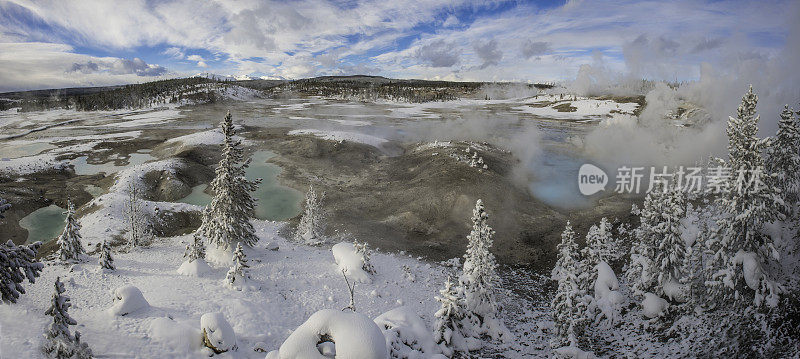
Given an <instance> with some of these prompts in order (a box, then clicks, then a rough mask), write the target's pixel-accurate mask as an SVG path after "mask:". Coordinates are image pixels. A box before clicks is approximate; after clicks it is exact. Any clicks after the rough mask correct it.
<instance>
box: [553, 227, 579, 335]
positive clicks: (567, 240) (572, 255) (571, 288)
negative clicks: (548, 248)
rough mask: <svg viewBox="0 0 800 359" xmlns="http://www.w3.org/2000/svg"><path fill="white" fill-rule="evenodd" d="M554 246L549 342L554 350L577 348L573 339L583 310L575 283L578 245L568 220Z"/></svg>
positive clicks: (576, 280) (577, 268) (576, 333)
mask: <svg viewBox="0 0 800 359" xmlns="http://www.w3.org/2000/svg"><path fill="white" fill-rule="evenodd" d="M557 249H558V260H557V261H556V265H555V267H553V271H552V279H553V280H556V281H558V289H557V290H556V295H555V297H554V298H553V301H552V303H551V305H550V307H551V310H552V314H553V321H554V322H555V333H554V334H555V337H554V338H553V340H552V342H551V346H552V347H553V348H554V349H557V348H561V347H563V346H572V347H577V346H578V339H577V338H578V335H580V330H581V327H582V326H583V318H582V314H581V313H583V311H584V310H583V308H582V307H583V305H584V304H583V296H584V294H585V293H584V291H583V290H581V288H580V285H579V284H578V271H579V270H580V268H579V262H578V260H577V258H576V257H577V255H578V244H577V243H575V232H574V231H573V230H572V226H571V225H570V223H569V222H567V226H566V227H565V228H564V232H562V233H561V243H560V244H559V245H558V248H557Z"/></svg>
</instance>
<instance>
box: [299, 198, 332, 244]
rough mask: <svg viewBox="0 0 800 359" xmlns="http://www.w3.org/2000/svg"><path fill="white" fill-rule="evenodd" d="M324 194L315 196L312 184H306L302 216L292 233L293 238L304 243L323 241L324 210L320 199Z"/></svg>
mask: <svg viewBox="0 0 800 359" xmlns="http://www.w3.org/2000/svg"><path fill="white" fill-rule="evenodd" d="M324 197H325V194H322V195H319V196H317V193H316V192H315V191H314V186H313V185H310V186H308V192H306V203H305V208H304V209H303V216H302V217H300V223H299V224H298V225H297V230H296V231H295V233H294V240H295V241H297V242H302V243H305V244H310V245H316V244H320V243H322V242H323V241H324V237H325V227H326V221H325V211H324V210H323V209H322V200H323V199H324Z"/></svg>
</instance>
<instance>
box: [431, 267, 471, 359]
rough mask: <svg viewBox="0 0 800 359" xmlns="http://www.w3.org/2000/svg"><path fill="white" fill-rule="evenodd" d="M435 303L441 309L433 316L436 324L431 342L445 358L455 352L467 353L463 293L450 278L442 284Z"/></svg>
mask: <svg viewBox="0 0 800 359" xmlns="http://www.w3.org/2000/svg"><path fill="white" fill-rule="evenodd" d="M436 301H438V302H439V303H440V304H441V307H440V308H439V310H438V311H436V313H435V314H434V315H433V316H434V317H435V318H436V322H435V323H434V326H433V340H434V342H436V344H437V345H439V348H440V349H441V350H442V353H443V354H444V355H446V356H447V357H452V356H453V354H454V353H455V352H466V351H468V348H467V345H466V341H465V339H464V334H462V332H463V330H464V329H463V328H462V322H461V321H462V320H463V319H464V316H465V313H464V308H463V307H462V306H463V305H464V298H463V293H461V291H460V288H459V287H458V286H456V285H454V284H453V282H452V280H451V278H450V276H448V277H447V281H446V282H445V283H444V288H443V289H441V290H440V291H439V295H438V296H436Z"/></svg>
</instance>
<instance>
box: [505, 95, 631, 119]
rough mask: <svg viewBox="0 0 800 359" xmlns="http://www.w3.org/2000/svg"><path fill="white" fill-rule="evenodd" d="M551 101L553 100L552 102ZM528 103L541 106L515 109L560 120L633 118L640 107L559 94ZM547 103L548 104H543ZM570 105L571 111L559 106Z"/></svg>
mask: <svg viewBox="0 0 800 359" xmlns="http://www.w3.org/2000/svg"><path fill="white" fill-rule="evenodd" d="M549 102H553V103H552V104H550V103H549ZM526 103H528V104H534V105H539V106H529V105H523V106H515V107H513V109H514V110H517V111H520V112H524V113H528V114H531V115H534V116H538V117H544V118H552V119H559V120H602V119H622V118H624V119H627V118H633V117H634V115H633V112H634V111H635V110H636V109H637V108H638V107H639V104H637V103H619V102H616V101H612V100H595V99H588V98H581V97H574V99H569V100H559V99H558V96H540V97H534V98H531V99H529V100H528V101H526ZM545 103H547V105H546V106H541V104H545ZM557 107H559V108H567V107H569V111H565V110H561V111H559V108H557Z"/></svg>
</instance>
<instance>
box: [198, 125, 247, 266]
mask: <svg viewBox="0 0 800 359" xmlns="http://www.w3.org/2000/svg"><path fill="white" fill-rule="evenodd" d="M221 128H222V134H223V135H225V141H224V142H223V144H222V158H221V159H220V161H219V164H218V165H217V169H216V177H215V178H214V180H213V181H211V190H212V191H213V192H214V198H212V199H211V203H209V204H208V205H207V206H206V208H205V209H204V210H203V223H202V224H201V225H200V228H198V229H197V231H198V233H200V234H202V235H203V237H205V238H206V239H207V240H208V241H209V242H210V243H213V244H215V245H216V246H217V247H219V248H221V249H224V250H227V249H229V248H230V247H231V244H233V243H237V242H242V243H244V244H246V245H248V246H252V245H254V244H256V242H258V237H256V235H255V233H254V230H253V225H252V224H251V223H250V218H252V217H253V213H254V210H255V199H254V198H253V197H252V196H251V195H250V192H253V191H255V190H256V188H257V186H258V184H259V183H260V182H261V181H260V180H256V181H250V180H248V179H247V178H245V170H246V169H247V167H248V166H249V165H250V160H247V161H244V154H243V153H244V150H243V148H242V144H241V141H239V140H236V139H234V135H235V134H236V131H235V129H234V128H233V120H232V118H231V113H230V112H228V114H227V115H226V116H225V120H224V121H222V124H221ZM239 163H241V165H239Z"/></svg>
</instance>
